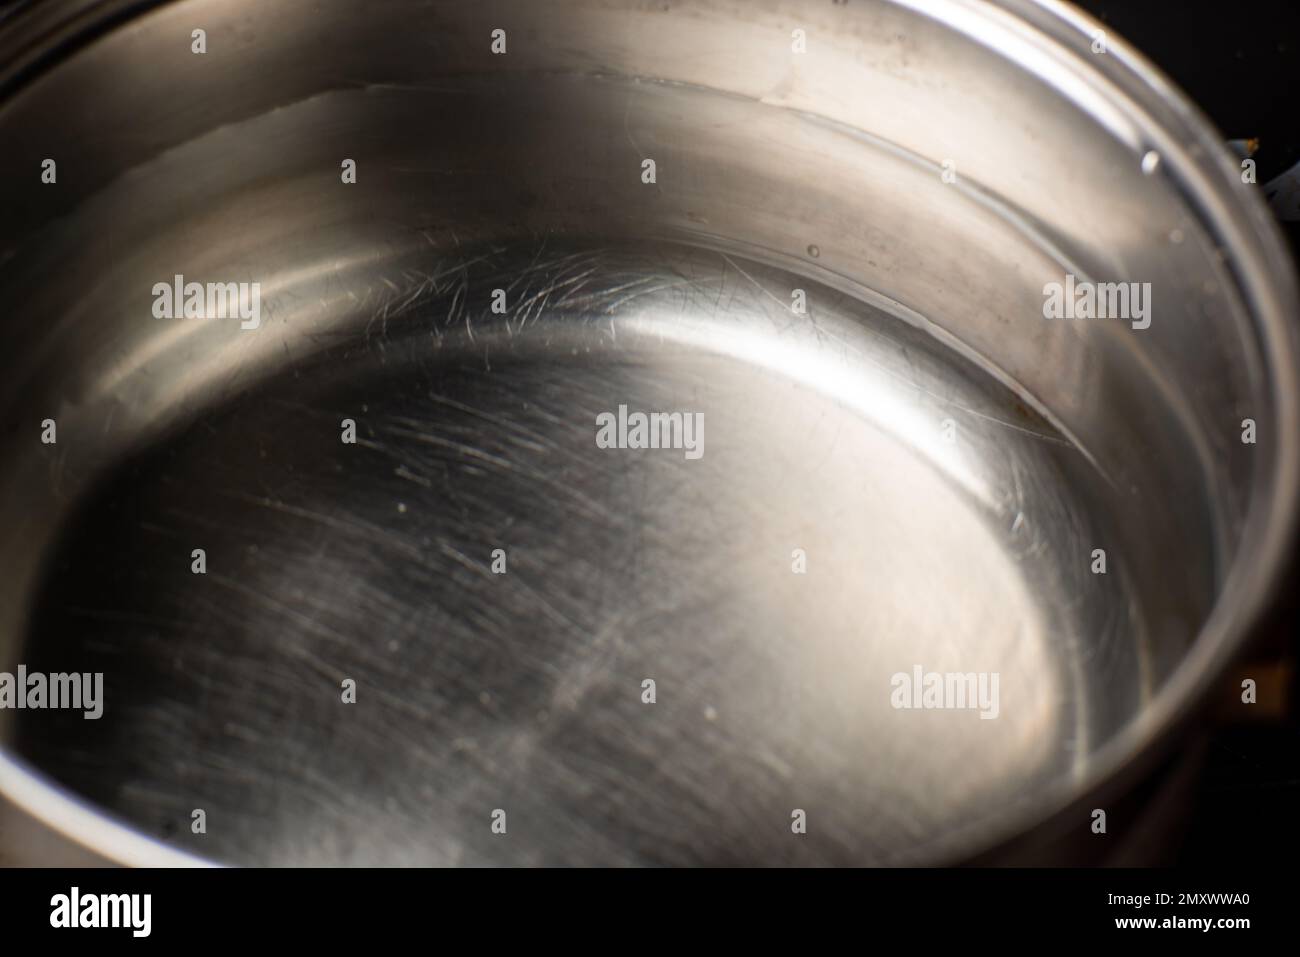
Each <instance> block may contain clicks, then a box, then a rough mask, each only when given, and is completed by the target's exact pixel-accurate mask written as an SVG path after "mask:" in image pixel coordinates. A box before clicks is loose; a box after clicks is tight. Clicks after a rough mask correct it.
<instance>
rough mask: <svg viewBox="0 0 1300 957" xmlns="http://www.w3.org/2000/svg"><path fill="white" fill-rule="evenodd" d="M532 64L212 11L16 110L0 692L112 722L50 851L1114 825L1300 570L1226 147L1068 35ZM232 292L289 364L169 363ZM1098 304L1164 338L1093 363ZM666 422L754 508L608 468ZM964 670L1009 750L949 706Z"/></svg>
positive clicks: (643, 463) (39, 855)
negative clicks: (170, 294) (4, 686)
mask: <svg viewBox="0 0 1300 957" xmlns="http://www.w3.org/2000/svg"><path fill="white" fill-rule="evenodd" d="M106 6H107V8H109V9H110V11H111V9H112V8H113V7H114V5H113V4H108V5H106ZM486 6H487V5H478V4H463V3H415V2H396V0H392V2H380V3H372V4H368V5H365V6H364V10H363V9H362V6H361V5H357V6H356V7H353V6H352V5H331V6H329V7H328V8H322V7H321V6H320V5H318V4H313V3H308V2H299V0H284V2H277V3H276V4H274V5H270V4H251V3H237V2H220V0H210V2H204V0H198V2H182V3H170V4H161V5H159V6H158V7H157V8H155V9H151V10H149V11H148V12H146V13H143V14H141V15H138V16H134V17H132V18H130V19H129V20H128V21H127V22H124V23H121V24H119V25H118V26H117V27H116V28H115V29H113V30H111V31H109V32H106V33H104V34H103V35H102V36H99V37H98V38H97V39H95V40H94V41H93V42H89V43H85V44H82V45H77V46H75V52H72V53H69V54H68V55H66V56H63V57H62V58H61V59H59V60H58V62H57V63H52V62H46V61H42V60H40V59H39V58H38V57H35V56H33V55H31V54H30V53H28V54H26V55H24V56H17V55H15V56H14V57H13V59H12V61H11V62H13V63H14V66H13V67H12V68H11V69H10V71H9V72H8V74H5V75H0V90H5V91H7V93H8V99H7V100H6V101H5V102H4V104H3V107H2V108H0V165H2V166H3V169H2V170H0V172H3V176H0V196H2V198H3V201H4V203H5V205H6V209H7V210H8V211H9V212H8V213H7V215H6V219H5V223H4V225H3V227H0V244H2V245H0V298H2V299H3V301H4V302H5V303H6V305H7V307H8V308H7V310H6V313H7V319H6V342H7V344H8V346H9V348H8V349H7V350H6V353H5V355H4V356H3V357H0V410H3V411H2V412H0V415H3V426H4V431H3V442H4V463H5V466H4V468H3V470H2V471H0V483H2V486H3V499H0V501H3V503H4V509H5V516H4V518H5V520H4V522H3V523H0V529H2V531H0V561H2V562H3V566H4V568H5V571H6V574H5V575H4V576H3V581H2V582H0V667H4V668H9V669H10V670H12V668H13V667H16V665H17V664H18V663H20V662H21V663H24V664H25V665H26V666H27V667H28V668H30V669H33V670H40V671H44V672H64V671H77V672H103V674H104V682H105V713H104V716H103V717H102V718H101V719H99V720H97V721H86V720H84V719H83V717H82V715H81V714H80V713H79V712H74V711H21V712H19V711H3V712H0V733H2V734H3V740H4V741H5V742H6V750H5V752H3V753H0V793H2V794H3V795H4V797H5V798H6V799H7V804H6V805H5V810H4V811H3V812H0V837H3V842H4V843H5V844H6V845H7V847H8V849H9V853H10V854H11V855H12V856H15V857H17V858H19V859H24V860H37V859H39V860H54V859H68V860H72V859H80V857H81V856H91V857H100V858H105V859H110V860H117V861H124V862H145V861H154V860H165V861H173V862H174V861H177V860H189V859H190V858H184V857H182V858H178V857H175V856H169V855H174V854H175V853H176V852H177V851H180V852H182V853H184V854H192V855H195V858H196V859H203V860H212V861H219V862H231V863H275V864H298V863H304V864H332V863H349V864H350V863H392V864H418V863H429V864H485V863H488V864H498V863H499V864H506V863H515V864H536V863H547V864H550V863H566V864H567V863H602V864H625V863H668V864H676V863H715V864H730V863H907V862H924V863H932V862H946V861H953V860H958V859H961V858H963V857H967V856H969V855H972V854H976V853H979V852H983V851H986V850H987V849H989V848H990V847H993V846H995V845H996V844H997V843H998V842H1000V841H1003V840H1005V839H1007V838H1010V837H1012V836H1014V835H1016V834H1018V833H1023V832H1024V831H1026V830H1027V829H1029V828H1031V827H1033V826H1035V825H1036V824H1038V823H1039V822H1041V821H1043V820H1044V819H1049V818H1050V817H1051V815H1052V814H1053V813H1058V814H1066V815H1070V814H1077V815H1079V816H1078V818H1077V819H1078V822H1079V823H1078V825H1077V826H1079V827H1086V826H1087V820H1088V818H1087V814H1086V813H1085V812H1084V811H1081V810H1079V808H1080V807H1082V806H1085V805H1086V806H1087V807H1088V808H1090V807H1092V806H1095V805H1094V804H1093V803H1090V802H1091V801H1092V800H1093V799H1094V797H1093V796H1094V795H1098V794H1104V793H1105V787H1106V786H1107V784H1108V783H1110V784H1113V783H1114V782H1116V781H1118V780H1119V779H1120V778H1121V777H1122V774H1123V772H1124V770H1125V769H1126V768H1129V767H1131V766H1133V765H1135V764H1137V763H1139V762H1140V759H1141V756H1142V755H1144V754H1146V753H1149V752H1150V750H1151V748H1152V746H1153V745H1154V744H1156V743H1157V742H1158V739H1159V738H1160V736H1161V735H1162V734H1163V733H1165V732H1167V731H1168V729H1169V728H1170V727H1172V726H1173V725H1174V724H1175V723H1176V721H1177V720H1178V719H1179V718H1180V717H1181V716H1183V715H1185V714H1186V713H1187V711H1188V710H1189V708H1191V707H1192V706H1193V704H1194V703H1195V701H1196V699H1197V698H1198V696H1199V694H1200V692H1201V691H1202V690H1203V689H1204V687H1205V684H1206V682H1208V681H1209V680H1211V678H1212V677H1213V676H1214V675H1215V674H1216V673H1217V672H1218V671H1219V670H1220V669H1221V668H1222V666H1223V665H1224V663H1225V662H1226V661H1227V660H1228V659H1229V657H1230V656H1231V655H1232V654H1233V653H1234V651H1235V650H1236V649H1237V648H1239V647H1240V646H1241V644H1242V643H1243V642H1244V641H1245V639H1246V636H1247V634H1248V631H1249V627H1250V625H1251V623H1252V621H1253V620H1254V619H1255V618H1256V617H1257V616H1258V615H1259V614H1260V612H1261V611H1262V609H1263V608H1264V607H1265V606H1266V604H1267V601H1268V598H1269V594H1270V592H1271V591H1272V589H1273V588H1274V587H1275V585H1276V579H1277V574H1278V569H1279V567H1280V565H1281V562H1282V559H1283V556H1284V554H1285V552H1286V549H1287V547H1288V545H1289V543H1290V541H1291V535H1292V532H1293V524H1294V518H1295V496H1296V491H1297V488H1298V487H1300V482H1298V481H1297V479H1298V475H1297V459H1296V441H1297V436H1298V434H1300V432H1298V430H1297V417H1296V391H1295V389H1296V378H1295V377H1296V341H1295V335H1296V334H1295V328H1294V325H1293V320H1294V314H1295V307H1296V293H1295V287H1294V281H1293V278H1292V276H1291V274H1290V272H1289V266H1287V265H1286V262H1285V259H1284V258H1283V254H1282V252H1281V250H1280V248H1279V245H1278V241H1277V238H1276V235H1275V233H1274V231H1273V229H1272V227H1271V226H1270V224H1269V222H1268V220H1267V214H1266V212H1265V211H1264V209H1263V207H1262V204H1261V203H1260V201H1259V199H1258V197H1257V196H1255V195H1254V194H1253V192H1252V190H1251V189H1250V188H1248V187H1246V186H1243V185H1241V184H1240V183H1238V182H1237V181H1236V178H1235V175H1234V169H1233V166H1232V164H1231V162H1230V160H1228V159H1227V158H1226V157H1224V156H1221V155H1219V153H1218V152H1217V149H1218V147H1217V146H1216V145H1215V136H1214V134H1213V133H1212V131H1209V130H1207V129H1206V128H1205V127H1204V126H1203V125H1202V124H1201V121H1200V120H1199V119H1198V117H1197V116H1195V115H1193V113H1192V112H1191V111H1190V109H1189V108H1188V107H1187V106H1186V104H1185V103H1183V102H1182V100H1181V99H1180V98H1179V97H1178V95H1177V94H1176V93H1174V92H1173V91H1171V90H1169V89H1167V88H1166V87H1165V86H1164V84H1163V81H1161V80H1160V79H1159V77H1157V76H1156V75H1155V74H1154V73H1153V72H1152V71H1151V70H1150V68H1149V67H1147V66H1146V65H1145V64H1143V63H1142V62H1141V61H1140V60H1138V59H1136V58H1135V57H1134V56H1133V54H1131V53H1130V52H1129V51H1127V50H1125V49H1124V48H1123V46H1122V44H1121V43H1119V42H1118V41H1117V40H1115V39H1114V38H1111V40H1110V45H1109V48H1108V50H1107V52H1106V53H1105V54H1103V55H1097V54H1094V53H1092V52H1091V50H1090V44H1091V43H1092V39H1093V36H1092V30H1093V29H1094V27H1093V25H1092V24H1091V23H1088V22H1085V21H1084V20H1083V18H1081V17H1077V15H1075V14H1074V13H1072V12H1069V11H1067V10H1066V9H1065V8H1061V7H1057V6H1055V5H1041V6H1040V5H1036V4H1028V3H1019V2H1007V3H1001V4H984V3H977V2H973V0H970V2H967V0H909V2H877V3H861V4H851V5H847V6H844V5H838V4H804V3H794V2H784V0H763V2H758V3H753V2H751V3H743V4H742V3H738V2H734V3H733V2H725V0H724V2H707V3H706V2H702V0H699V2H684V3H671V4H667V3H665V4H641V3H630V2H619V3H615V2H602V0H566V2H558V3H553V4H546V5H539V4H534V3H504V2H503V3H498V4H494V5H491V9H490V10H488V9H485V7H486ZM65 9H67V10H69V11H74V10H77V9H80V8H78V7H76V5H69V6H66V7H65ZM103 12H104V10H102V9H101V10H100V11H99V13H101V14H102V13H103ZM86 16H89V15H86ZM77 24H78V29H81V28H82V24H81V21H77ZM42 27H43V28H45V29H53V28H51V27H50V26H49V24H48V23H42ZM198 27H201V28H203V29H205V30H206V31H207V43H208V52H207V53H206V54H203V55H196V54H193V53H191V51H190V40H189V37H190V35H191V30H193V29H195V28H198ZM498 28H499V29H504V30H505V31H506V35H507V50H506V52H505V53H504V54H500V55H494V54H493V53H492V52H491V42H492V41H491V34H492V31H493V30H494V29H498ZM10 29H11V30H14V31H15V32H14V33H13V34H11V35H10V39H9V40H8V41H7V42H9V43H10V45H11V47H13V48H14V49H17V47H18V46H19V43H18V40H15V39H13V36H17V35H18V34H17V32H16V29H15V28H12V27H11V28H10ZM794 30H803V31H804V33H805V38H806V43H807V49H806V52H804V53H796V52H794V51H793V50H792V46H791V42H792V40H791V37H792V31H794ZM3 42H5V41H0V44H2V43H3ZM0 49H3V46H0ZM146 63H147V66H143V65H142V64H146ZM108 77H112V78H113V79H112V82H107V81H106V78H108ZM164 78H165V79H164ZM45 157H57V158H58V170H59V178H58V183H57V186H49V187H33V186H31V185H30V184H31V183H36V182H38V177H39V171H40V168H41V160H42V158H45ZM345 159H353V160H355V162H356V171H357V176H356V182H355V183H354V184H346V183H344V182H342V181H341V177H340V167H341V164H342V162H343V161H344V160H345ZM647 159H653V160H654V162H655V173H656V175H655V181H654V182H653V183H646V182H643V178H642V173H643V162H644V161H645V160H647ZM945 164H946V165H945ZM946 168H947V169H949V170H951V171H955V174H956V176H955V179H953V177H952V176H949V177H945V176H944V175H943V174H944V171H945V169H946ZM24 177H25V179H24ZM177 274H181V275H184V276H185V277H187V278H191V279H197V280H199V281H220V282H257V283H259V284H260V290H261V315H260V322H259V323H258V324H257V327H256V328H249V329H241V328H240V323H239V322H238V321H237V320H232V319H160V318H155V316H154V314H153V311H152V307H153V298H154V295H153V291H152V290H153V287H154V284H155V283H158V282H160V281H161V282H169V281H170V280H171V279H172V277H173V276H175V275H177ZM1067 274H1069V275H1072V276H1075V277H1078V278H1079V279H1080V280H1081V281H1098V282H1120V281H1123V282H1140V283H1149V284H1150V289H1151V299H1150V301H1151V304H1152V310H1151V322H1150V325H1149V327H1147V328H1134V327H1133V324H1131V323H1129V322H1126V321H1120V320H1083V319H1080V320H1046V319H1044V318H1043V304H1044V286H1045V284H1048V283H1052V282H1061V281H1063V279H1064V277H1065V276H1066V275H1067ZM498 289H500V290H504V300H505V303H506V309H505V312H504V313H496V312H494V311H493V309H492V303H493V300H494V290H498ZM796 291H801V292H802V299H800V297H799V296H798V294H797V292H796ZM796 302H802V303H803V304H805V308H804V309H803V311H801V310H800V308H799V307H798V306H797V305H796ZM620 406H626V407H627V408H628V409H631V410H646V411H664V412H672V411H677V412H683V413H699V414H701V415H702V417H703V423H704V431H703V445H702V448H701V451H702V454H701V455H699V456H698V457H692V456H690V455H687V454H684V453H683V451H682V450H681V449H607V448H601V447H599V446H598V444H597V441H596V433H597V429H596V422H597V417H598V416H599V415H600V414H602V413H608V412H614V411H616V410H618V408H619V407H620ZM47 418H52V419H54V420H56V422H57V428H58V441H57V444H55V445H45V444H42V443H41V441H40V435H41V427H40V424H41V422H42V421H43V420H44V419H47ZM1247 418H1249V419H1251V420H1253V421H1254V422H1255V423H1256V427H1257V441H1256V442H1254V443H1253V444H1246V443H1243V442H1242V439H1241V435H1242V420H1243V419H1247ZM345 419H351V420H353V421H354V422H355V423H356V434H357V441H356V443H355V444H345V443H344V442H342V441H341V440H340V435H341V423H342V422H343V420H345ZM196 548H202V549H204V551H205V553H206V561H207V567H206V574H202V575H196V574H193V573H192V569H191V561H192V560H191V554H192V550H193V549H196ZM494 549H502V550H504V553H505V555H506V562H507V570H506V572H505V574H496V573H494V569H493V550H494ZM1096 549H1104V550H1105V553H1106V560H1107V567H1106V573H1105V574H1096V573H1094V568H1095V562H1096V555H1095V551H1094V550H1096ZM796 551H798V552H799V553H801V554H802V556H803V559H804V560H806V571H803V572H802V573H798V572H796V565H797V564H798V561H799V559H797V558H796ZM916 667H920V668H923V669H924V670H925V671H926V672H960V673H984V674H996V675H998V677H999V685H998V688H999V698H998V703H997V708H996V717H995V718H992V719H991V720H984V719H981V717H980V716H979V714H977V713H975V712H974V711H972V710H951V711H944V710H908V709H899V708H896V707H895V706H894V703H895V702H894V700H893V699H892V696H891V692H892V684H891V682H892V679H893V676H894V675H896V674H899V673H903V674H910V673H912V671H913V669H914V668H916ZM345 679H352V680H354V681H355V682H356V686H357V694H356V702H355V704H347V703H343V701H342V700H341V696H340V686H341V683H342V682H344V680H345ZM646 679H653V681H654V682H655V687H656V700H655V701H654V703H652V704H650V703H646V702H645V701H644V700H643V681H645V680H646ZM1098 788H1101V790H1100V791H1098V790H1096V789H1098ZM1098 799H1100V798H1098ZM1079 802H1083V804H1082V805H1081V804H1080V803H1079ZM196 808H201V809H203V810H204V811H205V813H206V816H207V830H206V832H205V833H202V834H195V833H192V830H191V826H190V825H191V815H192V812H193V810H194V809H196ZM796 809H797V810H802V811H804V812H805V813H806V817H807V822H808V827H807V832H806V833H802V834H796V833H793V832H792V829H791V821H792V813H793V812H794V811H795V810H796ZM497 810H504V811H505V812H506V814H507V816H508V822H509V823H508V829H507V832H506V833H505V834H499V833H495V832H494V831H493V829H492V827H491V825H492V823H493V814H494V812H495V811H497ZM114 821H116V822H118V823H113V822H114Z"/></svg>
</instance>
